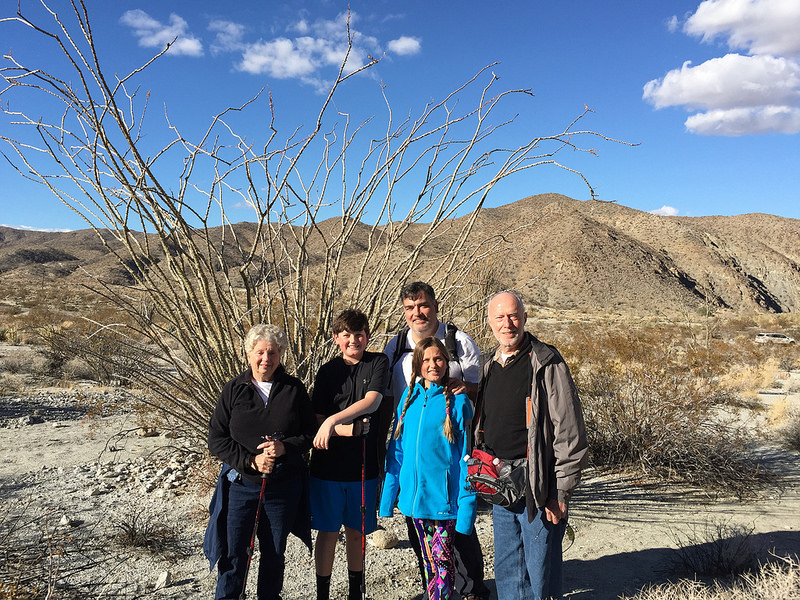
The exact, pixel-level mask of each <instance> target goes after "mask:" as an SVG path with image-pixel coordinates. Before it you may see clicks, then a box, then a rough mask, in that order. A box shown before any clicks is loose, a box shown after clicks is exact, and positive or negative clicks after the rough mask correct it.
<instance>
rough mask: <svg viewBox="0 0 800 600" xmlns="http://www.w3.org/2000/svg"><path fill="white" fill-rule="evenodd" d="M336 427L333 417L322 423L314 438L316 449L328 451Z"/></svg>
mask: <svg viewBox="0 0 800 600" xmlns="http://www.w3.org/2000/svg"><path fill="white" fill-rule="evenodd" d="M335 427H336V422H335V421H334V420H333V418H332V417H328V418H327V419H325V420H324V421H323V422H322V425H320V426H319V429H318V430H317V435H315V436H314V448H316V449H317V450H327V449H328V443H329V442H330V439H331V436H332V435H333V430H334V428H335Z"/></svg>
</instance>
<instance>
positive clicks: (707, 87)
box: [644, 54, 800, 109]
mask: <svg viewBox="0 0 800 600" xmlns="http://www.w3.org/2000/svg"><path fill="white" fill-rule="evenodd" d="M644 98H645V99H646V100H649V101H650V102H651V103H652V104H653V105H654V106H655V107H656V108H663V107H665V106H678V105H686V106H688V107H690V108H704V109H726V108H737V107H756V106H763V105H766V104H780V105H800V64H798V63H796V62H794V61H792V60H789V59H787V58H775V57H772V56H742V55H741V54H726V55H725V56H723V57H721V58H712V59H711V60H707V61H706V62H704V63H702V64H700V65H698V66H696V67H692V66H691V65H690V64H689V63H688V62H687V63H685V64H684V65H683V66H682V67H681V68H680V69H675V70H672V71H670V72H669V73H667V74H666V75H665V76H664V77H663V78H662V79H654V80H653V81H650V82H648V83H647V84H645V86H644Z"/></svg>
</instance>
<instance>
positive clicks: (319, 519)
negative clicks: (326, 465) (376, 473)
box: [309, 477, 378, 533]
mask: <svg viewBox="0 0 800 600" xmlns="http://www.w3.org/2000/svg"><path fill="white" fill-rule="evenodd" d="M309 494H310V497H311V527H312V528H313V529H316V530H317V531H339V530H340V529H341V528H342V525H344V526H345V527H349V528H350V529H355V530H356V531H361V482H360V481H328V480H327V479H318V478H316V477H311V478H310V482H309ZM377 495H378V478H377V477H376V478H375V479H367V480H366V481H365V482H364V506H366V512H365V523H364V533H372V532H373V531H375V530H376V529H377V528H378V517H377V513H376V510H375V506H376V505H375V501H376V499H377Z"/></svg>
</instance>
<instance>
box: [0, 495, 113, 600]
mask: <svg viewBox="0 0 800 600" xmlns="http://www.w3.org/2000/svg"><path fill="white" fill-rule="evenodd" d="M58 520H59V519H58V517H57V516H56V515H55V514H54V513H53V512H51V511H43V510H42V508H41V506H40V505H39V503H38V501H34V500H32V499H27V500H9V499H5V500H3V502H0V599H5V598H8V599H14V600H46V599H49V598H59V599H61V600H77V599H79V598H89V597H91V598H100V597H106V596H104V595H102V592H103V590H104V588H105V585H106V583H107V582H106V581H103V578H102V577H98V578H94V580H93V581H82V582H80V583H79V582H78V580H80V579H83V578H81V577H78V575H79V574H81V573H84V572H86V571H88V570H91V569H99V570H101V571H103V572H106V573H113V569H112V568H111V567H112V565H114V564H117V561H118V558H119V557H115V556H113V555H112V554H111V553H109V552H108V549H107V548H106V547H105V544H104V543H103V539H102V536H98V535H93V533H94V532H92V531H90V530H86V531H83V530H78V531H76V530H73V529H72V527H71V526H67V527H60V526H58V525H57V524H56V522H57V521H58Z"/></svg>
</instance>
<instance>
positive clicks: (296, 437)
mask: <svg viewBox="0 0 800 600" xmlns="http://www.w3.org/2000/svg"><path fill="white" fill-rule="evenodd" d="M272 381H273V385H272V390H271V392H270V395H269V402H267V405H266V406H264V401H263V400H262V398H261V396H260V395H259V393H258V391H257V390H256V388H255V386H254V385H253V383H252V372H251V370H250V369H247V371H245V372H244V373H242V374H240V375H239V376H238V377H236V378H234V379H232V380H231V381H229V382H228V383H226V384H225V386H224V387H223V388H222V393H221V394H220V397H219V400H218V401H217V406H216V408H215V409H214V413H213V414H212V415H211V421H210V423H209V428H208V449H209V451H210V452H211V454H213V455H214V456H216V457H217V458H220V459H222V460H223V461H225V462H226V463H228V464H229V465H230V466H231V467H233V468H234V469H236V470H237V471H238V472H239V473H241V474H242V475H243V476H245V477H247V478H248V479H250V480H251V481H254V482H260V481H261V476H260V474H259V473H257V472H256V471H254V470H253V469H251V468H250V462H251V460H252V459H253V456H255V455H256V454H257V453H258V452H260V451H259V450H257V448H258V445H259V444H261V443H262V442H263V441H264V439H263V436H265V435H276V434H277V435H279V437H280V439H281V441H283V445H284V446H285V447H286V455H284V456H282V457H280V458H279V459H278V461H277V462H276V465H275V470H274V472H273V475H272V479H275V478H277V477H281V478H283V477H290V476H292V475H299V474H300V473H302V472H304V470H305V462H304V461H303V454H304V453H305V452H306V451H307V450H308V449H309V448H310V447H311V442H312V441H313V439H314V435H315V434H316V432H317V420H316V418H315V416H314V410H313V408H312V406H311V400H310V399H309V397H308V392H306V388H305V386H304V385H303V383H302V382H301V381H300V380H299V379H297V378H296V377H292V376H291V375H289V374H288V373H287V372H286V370H285V369H284V368H283V365H280V366H279V367H278V368H277V370H276V371H275V374H274V375H273V378H272Z"/></svg>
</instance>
